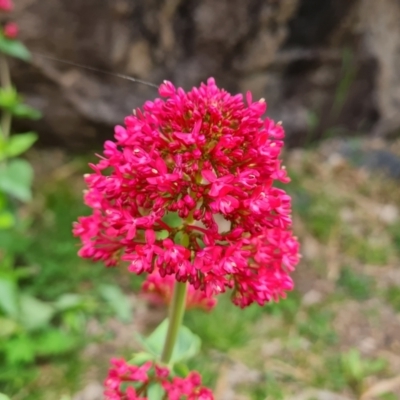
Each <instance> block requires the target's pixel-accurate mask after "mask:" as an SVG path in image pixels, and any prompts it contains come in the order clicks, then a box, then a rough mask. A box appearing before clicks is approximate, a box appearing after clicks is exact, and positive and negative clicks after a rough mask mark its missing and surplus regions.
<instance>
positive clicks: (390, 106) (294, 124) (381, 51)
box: [12, 0, 400, 150]
mask: <svg viewBox="0 0 400 400" xmlns="http://www.w3.org/2000/svg"><path fill="white" fill-rule="evenodd" d="M399 7H400V6H398V5H397V3H396V0H383V1H382V2H374V1H373V0H337V1H335V2H332V1H329V0H279V1H278V0H249V1H246V2H243V1H241V0H234V1H232V0H219V1H218V2H215V1H212V0H199V1H193V0H186V1H184V0H163V1H156V0H147V1H144V0H138V1H135V2H132V1H128V0H104V1H102V2H99V1H97V0H86V1H85V2H82V1H80V0H69V1H68V2H65V1H63V0H53V1H52V2H51V4H48V3H45V2H43V1H39V0H20V1H19V2H18V3H17V4H16V11H15V13H14V15H13V17H14V18H15V20H16V21H17V22H18V23H19V25H20V26H21V39H22V40H23V41H24V42H25V43H26V45H27V46H28V47H29V48H30V49H31V50H32V51H33V52H34V56H35V57H34V61H33V64H32V65H27V64H24V63H22V62H18V61H15V62H13V64H12V76H13V79H14V81H15V83H16V85H17V86H18V88H19V89H20V90H21V92H22V93H23V94H24V95H25V97H26V100H27V102H28V103H29V104H31V105H33V106H36V107H37V108H39V109H40V110H41V111H42V112H43V114H44V118H43V119H42V120H41V121H37V122H35V123H32V122H29V123H26V122H24V123H19V124H18V125H17V126H16V128H18V129H36V130H37V131H38V132H39V134H40V143H42V144H50V145H62V146H64V147H67V148H69V149H73V150H81V149H86V150H87V149H94V148H96V147H99V146H101V144H102V142H103V141H104V139H106V138H110V137H111V136H112V134H113V126H114V125H115V124H118V123H121V122H122V121H123V118H124V116H126V115H128V114H130V113H131V111H132V109H133V108H135V107H138V106H140V105H141V104H143V102H144V101H145V100H147V99H151V98H154V97H155V96H157V91H156V89H154V88H151V87H147V86H143V85H139V84H134V83H132V82H129V81H125V80H122V79H119V78H116V77H112V76H109V75H105V74H100V73H95V72H93V71H88V70H84V69H82V68H80V67H78V66H75V65H68V64H62V63H61V62H58V61H54V60H51V59H48V58H44V57H43V54H44V55H48V56H51V57H56V58H59V59H61V60H66V61H69V62H72V63H78V64H83V65H86V66H89V67H94V68H99V69H102V70H105V71H110V72H112V73H122V74H130V75H134V76H135V77H137V78H141V79H145V80H148V81H150V82H153V83H156V84H158V83H160V82H161V81H162V80H164V79H169V80H172V81H173V82H174V83H176V84H177V85H180V86H183V87H184V88H186V89H189V88H191V87H192V86H193V85H198V84H199V82H201V81H204V80H205V79H206V78H207V77H209V76H214V77H215V78H216V79H217V82H218V84H219V85H220V86H222V87H224V88H226V89H227V90H229V91H231V92H238V91H242V92H245V91H247V90H252V91H253V92H254V97H255V98H261V97H264V98H265V99H266V100H267V102H268V113H269V115H270V116H271V117H273V118H275V119H276V120H282V121H283V123H284V126H285V129H286V130H287V136H288V141H289V143H290V144H292V145H297V144H304V143H307V142H309V141H310V140H315V139H317V138H321V137H323V136H324V135H325V134H334V135H337V134H342V133H348V132H353V131H357V132H359V131H362V130H364V131H368V130H370V129H371V128H372V127H375V129H377V130H379V131H382V132H383V131H386V130H387V129H386V128H387V127H389V128H390V129H396V127H399V126H400V117H398V116H397V115H398V113H397V112H396V110H397V109H398V99H399V98H400V97H399V96H400V95H399V93H398V92H399V89H398V87H399V83H398V82H397V75H396V73H397V67H396V65H397V63H398V62H397V57H398V54H397V53H398V52H399V51H398V48H400V46H398V44H397V41H398V40H400V39H399V37H400V35H394V34H393V35H392V34H390V37H391V38H392V39H391V40H386V38H387V33H386V32H392V31H393V32H397V31H398V30H399V29H400V28H398V27H397V25H396V24H395V22H396V21H397V20H398V16H400V14H399V11H398V9H399ZM369 10H372V11H371V12H369ZM387 26H390V27H391V26H393V27H392V28H387ZM377 67H379V68H377ZM399 82H400V80H399ZM375 99H377V100H375ZM336 127H340V129H336V130H333V129H332V128H336Z"/></svg>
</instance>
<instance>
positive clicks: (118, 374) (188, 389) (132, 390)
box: [104, 359, 214, 400]
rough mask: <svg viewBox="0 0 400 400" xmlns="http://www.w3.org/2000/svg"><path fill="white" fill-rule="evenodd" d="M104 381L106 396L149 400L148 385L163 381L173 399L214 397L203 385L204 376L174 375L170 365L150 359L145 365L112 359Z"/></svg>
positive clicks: (119, 399) (208, 399)
mask: <svg viewBox="0 0 400 400" xmlns="http://www.w3.org/2000/svg"><path fill="white" fill-rule="evenodd" d="M111 364H112V366H111V368H110V370H109V371H108V376H107V378H106V380H105V381H104V396H105V399H106V400H146V399H147V397H146V389H147V388H148V387H149V386H150V385H151V384H158V385H160V386H161V387H162V388H163V389H164V392H165V395H166V396H167V398H168V399H169V400H185V399H186V400H213V399H214V397H213V394H212V392H211V390H210V389H208V388H206V387H204V386H201V376H200V374H199V373H198V372H196V371H192V372H190V373H189V375H188V376H187V377H185V378H181V377H171V376H170V371H169V369H168V368H166V367H163V366H159V365H157V364H154V363H153V362H152V361H149V362H147V363H145V364H143V365H142V366H136V365H131V364H128V363H127V362H126V361H125V360H124V359H112V360H111Z"/></svg>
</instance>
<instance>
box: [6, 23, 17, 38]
mask: <svg viewBox="0 0 400 400" xmlns="http://www.w3.org/2000/svg"><path fill="white" fill-rule="evenodd" d="M3 33H4V36H5V37H6V38H8V39H15V38H16V37H17V36H18V33H19V27H18V25H17V24H16V23H15V22H7V23H6V24H5V26H4V28H3Z"/></svg>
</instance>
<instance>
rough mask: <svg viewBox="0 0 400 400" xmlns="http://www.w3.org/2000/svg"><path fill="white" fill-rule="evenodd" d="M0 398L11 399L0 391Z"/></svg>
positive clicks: (0, 399)
mask: <svg viewBox="0 0 400 400" xmlns="http://www.w3.org/2000/svg"><path fill="white" fill-rule="evenodd" d="M0 400H11V399H10V398H9V397H8V396H7V395H5V394H4V393H0Z"/></svg>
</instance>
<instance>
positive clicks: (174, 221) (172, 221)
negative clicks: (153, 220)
mask: <svg viewBox="0 0 400 400" xmlns="http://www.w3.org/2000/svg"><path fill="white" fill-rule="evenodd" d="M162 220H163V222H165V223H166V224H167V225H168V226H170V227H171V228H178V227H179V226H181V225H182V218H180V217H179V216H178V213H176V212H168V213H166V214H165V215H164V217H163V219H162Z"/></svg>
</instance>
